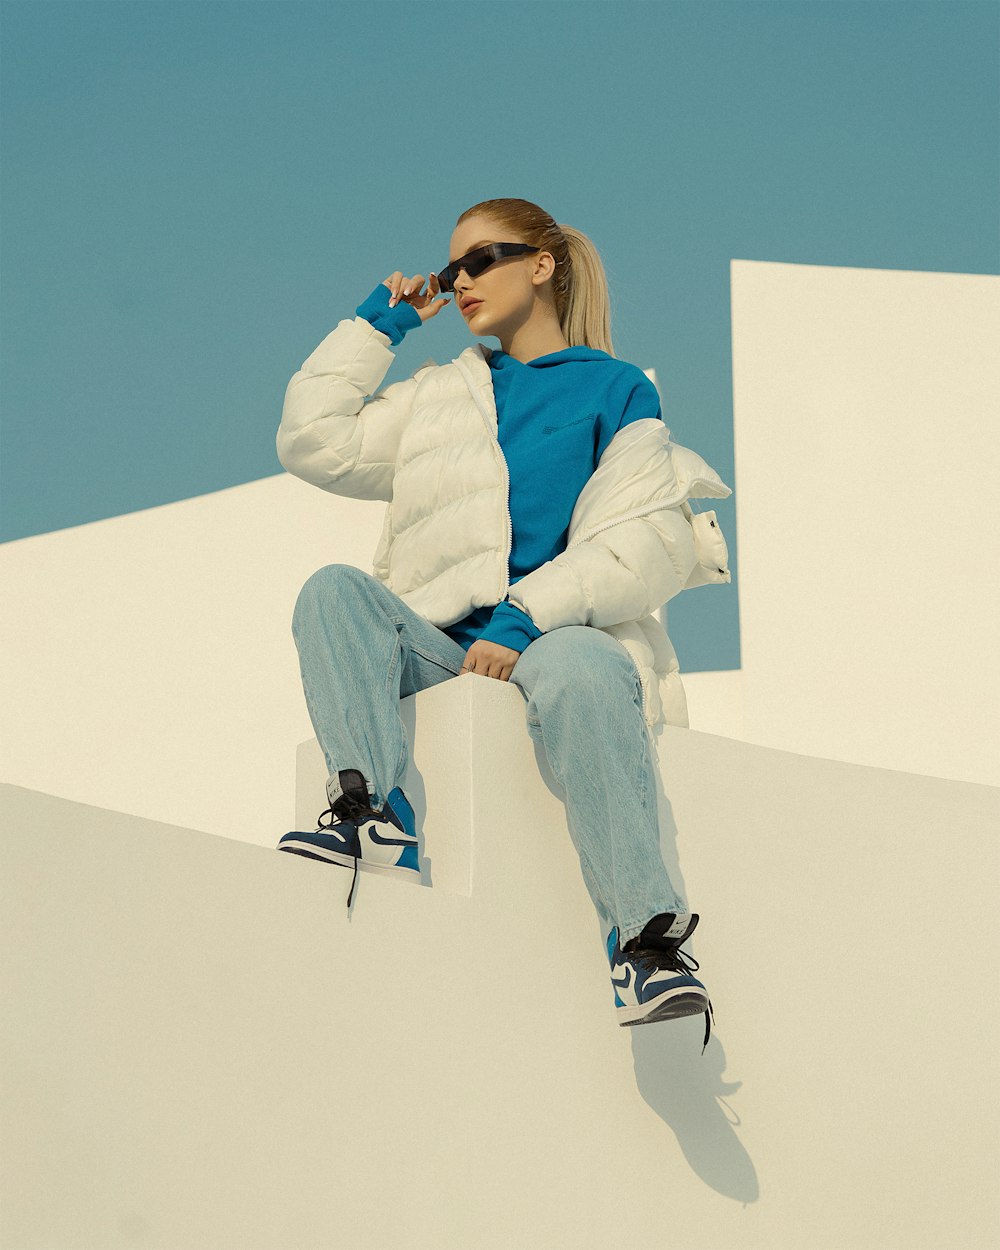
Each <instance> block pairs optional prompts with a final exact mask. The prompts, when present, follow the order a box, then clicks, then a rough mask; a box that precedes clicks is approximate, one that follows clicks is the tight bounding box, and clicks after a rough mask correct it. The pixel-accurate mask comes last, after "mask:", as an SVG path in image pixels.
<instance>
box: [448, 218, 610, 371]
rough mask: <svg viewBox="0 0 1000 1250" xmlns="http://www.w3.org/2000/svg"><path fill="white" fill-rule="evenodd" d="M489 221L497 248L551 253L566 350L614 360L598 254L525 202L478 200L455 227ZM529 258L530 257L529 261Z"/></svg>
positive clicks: (584, 238) (607, 300)
mask: <svg viewBox="0 0 1000 1250" xmlns="http://www.w3.org/2000/svg"><path fill="white" fill-rule="evenodd" d="M469 217H489V218H490V219H491V220H493V221H495V222H496V224H497V225H498V226H499V227H500V229H499V232H498V233H499V234H500V236H501V237H500V239H499V241H500V242H504V243H530V244H531V246H532V247H537V248H539V249H540V250H541V251H543V252H551V254H552V256H553V258H554V260H555V262H556V267H555V269H554V271H553V273H552V294H553V297H554V298H555V305H556V313H557V315H558V317H559V327H560V329H561V330H562V333H563V337H564V338H565V339H566V341H567V343H569V345H570V347H593V348H594V349H595V350H597V351H601V352H607V354H608V355H609V356H614V354H615V353H614V348H613V346H612V343H611V294H610V291H609V290H608V280H607V277H606V275H605V272H604V264H603V262H602V261H601V254H600V252H598V250H597V248H596V247H595V246H594V244H593V242H592V241H591V240H590V239H589V238H588V237H587V236H586V235H585V234H584V233H583V232H582V231H580V230H575V229H574V228H573V227H572V226H567V225H562V224H559V223H557V222H556V221H555V220H554V219H553V218H552V217H550V216H549V214H548V213H547V212H546V211H545V209H543V208H540V207H539V206H538V205H537V204H532V202H531V201H530V200H517V199H502V200H483V201H481V203H479V204H473V206H472V207H471V208H467V209H466V210H465V212H464V213H462V215H461V216H460V217H459V219H458V221H456V223H455V225H456V226H458V225H460V224H461V223H462V222H463V221H465V220H466V219H467V218H469ZM530 254H531V253H529V255H530Z"/></svg>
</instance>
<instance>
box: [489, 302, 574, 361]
mask: <svg viewBox="0 0 1000 1250" xmlns="http://www.w3.org/2000/svg"><path fill="white" fill-rule="evenodd" d="M498 337H499V339H500V346H501V348H502V349H503V350H504V351H505V352H506V353H507V355H508V356H512V357H513V358H514V359H515V360H520V361H521V363H522V364H523V363H525V362H527V361H529V360H534V359H535V358H536V357H537V356H548V355H549V354H550V353H551V352H561V351H564V350H565V349H566V348H567V347H569V346H570V344H569V343H568V342H567V341H566V336H565V335H564V334H563V332H562V330H561V328H560V326H559V318H558V317H557V316H556V310H555V308H554V307H553V306H552V305H551V304H549V305H546V304H541V303H540V304H538V305H537V306H536V307H535V308H533V309H532V312H531V316H530V317H529V318H528V320H527V321H525V322H524V323H523V324H522V325H520V326H518V328H517V329H516V330H515V331H513V333H511V334H506V333H504V334H500V335H499V336H498Z"/></svg>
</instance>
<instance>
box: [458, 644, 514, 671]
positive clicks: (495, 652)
mask: <svg viewBox="0 0 1000 1250" xmlns="http://www.w3.org/2000/svg"><path fill="white" fill-rule="evenodd" d="M520 654H521V653H520V651H514V650H513V649H512V648H511V647H501V646H500V644H499V643H498V642H488V641H487V640H486V639H485V638H477V639H476V641H475V642H474V643H473V644H472V646H471V647H470V648H469V649H468V651H466V653H465V663H464V664H463V665H462V671H461V673H460V674H459V676H460V677H464V676H465V674H466V673H478V674H479V676H480V677H496V678H497V680H498V681H507V679H508V678H509V677H510V675H511V673H512V672H513V671H514V665H515V664H516V663H517V660H518V657H519V656H520Z"/></svg>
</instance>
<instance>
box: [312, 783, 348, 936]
mask: <svg viewBox="0 0 1000 1250" xmlns="http://www.w3.org/2000/svg"><path fill="white" fill-rule="evenodd" d="M341 797H344V796H341ZM337 802H338V804H339V803H340V799H338V800H337ZM327 815H329V817H330V819H329V821H328V822H327V823H326V824H325V825H324V824H323V817H324V816H327ZM345 819H346V820H348V821H350V820H351V818H350V817H349V816H348V817H345ZM340 823H341V822H340V821H338V820H337V819H336V818H335V815H334V811H333V808H332V807H328V808H327V809H326V811H325V812H321V813H320V818H319V826H318V828H317V830H316V832H317V833H319V831H320V830H321V829H332V828H333V826H334V825H336V824H340ZM351 823H356V822H353V821H352V822H351ZM357 880H358V856H357V855H355V856H354V876H353V877H352V878H351V888H350V891H349V892H348V895H347V910H348V912H350V910H351V899H352V898H353V897H354V887H355V885H356V884H357Z"/></svg>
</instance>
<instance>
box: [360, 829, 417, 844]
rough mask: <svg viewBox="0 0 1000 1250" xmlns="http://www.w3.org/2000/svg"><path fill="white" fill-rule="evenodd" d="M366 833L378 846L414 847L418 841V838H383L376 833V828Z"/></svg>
mask: <svg viewBox="0 0 1000 1250" xmlns="http://www.w3.org/2000/svg"><path fill="white" fill-rule="evenodd" d="M366 832H367V834H368V836H369V838H371V840H372V841H373V842H374V843H376V844H377V845H378V846H413V845H415V844H416V841H417V839H416V838H383V837H382V835H381V834H380V833H376V832H375V828H374V826H373V827H372V828H370V829H368V830H366Z"/></svg>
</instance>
